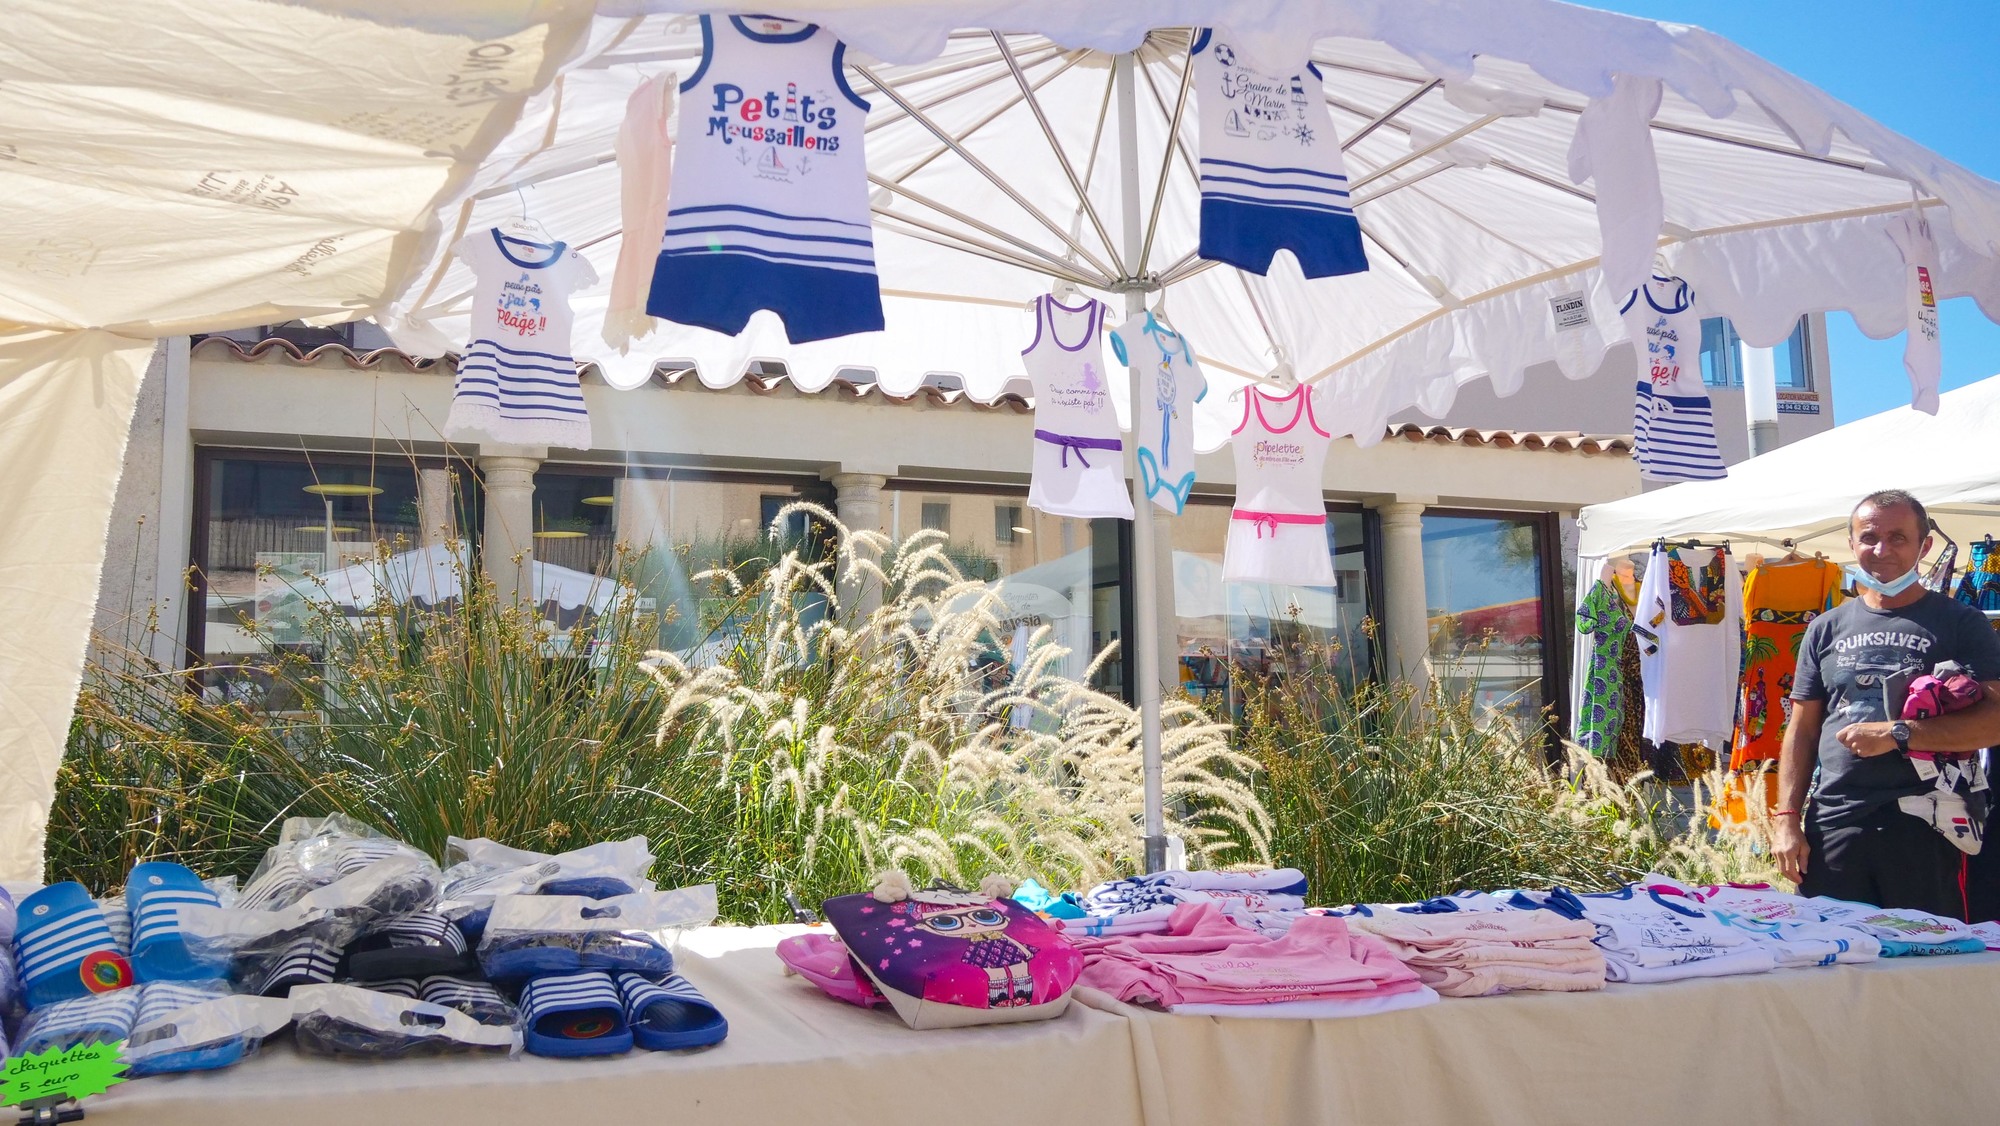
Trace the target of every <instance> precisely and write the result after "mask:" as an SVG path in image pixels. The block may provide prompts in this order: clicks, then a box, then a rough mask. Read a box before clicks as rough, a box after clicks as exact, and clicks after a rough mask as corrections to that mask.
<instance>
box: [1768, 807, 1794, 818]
mask: <svg viewBox="0 0 2000 1126" xmlns="http://www.w3.org/2000/svg"><path fill="white" fill-rule="evenodd" d="M1798 815H1799V811H1798V810H1796V809H1774V810H1772V811H1771V816H1773V817H1797V816H1798Z"/></svg>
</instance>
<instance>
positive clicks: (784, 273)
mask: <svg viewBox="0 0 2000 1126" xmlns="http://www.w3.org/2000/svg"><path fill="white" fill-rule="evenodd" d="M759 309H769V310H771V311H772V312H774V313H776V314H778V317H779V319H780V320H782V321H784V322H785V336H786V338H787V339H789V340H790V341H791V342H792V343H794V344H805V343H809V342H811V341H814V340H830V339H832V338H833V337H836V336H851V335H853V334H854V333H857V332H880V331H882V290H881V285H880V283H879V282H878V281H877V280H876V277H875V275H874V274H872V273H857V272H855V271H853V270H830V269H827V268H826V267H824V266H791V265H780V264H778V263H776V262H766V261H765V260H763V259H762V258H753V257H751V256H749V255H747V254H729V253H722V252H716V253H704V252H701V251H695V252H692V253H690V252H686V251H682V252H679V253H672V254H669V253H662V254H661V255H660V256H659V258H658V259H657V260H655V261H654V263H653V289H652V293H651V294H650V295H649V296H648V297H647V299H646V312H648V313H650V314H652V315H653V316H656V317H659V318H661V319H662V320H669V321H673V322H675V323H676V324H684V325H693V326H695V327H696V328H707V329H713V330H715V331H716V332H720V333H726V334H728V335H730V336H735V335H736V334H737V333H739V332H742V331H743V326H744V325H747V324H749V323H750V314H752V313H755V312H756V311H757V310H759Z"/></svg>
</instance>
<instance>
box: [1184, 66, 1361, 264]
mask: <svg viewBox="0 0 2000 1126" xmlns="http://www.w3.org/2000/svg"><path fill="white" fill-rule="evenodd" d="M1230 38H1231V37H1230V35H1229V33H1228V32H1227V31H1224V30H1222V29H1219V28H1208V29H1203V30H1201V31H1198V32H1196V33H1195V37H1194V48H1193V55H1192V58H1193V65H1194V78H1195V86H1194V90H1195V102H1196V106H1195V108H1196V116H1197V120H1198V121H1199V124H1200V130H1201V133H1200V139H1201V241H1200V244H1199V247H1198V250H1199V253H1200V254H1201V256H1202V257H1203V258H1206V259H1209V260H1210V261H1214V262H1226V263H1228V264H1230V265H1232V266H1235V267H1237V268H1239V269H1243V270H1248V271H1250V272H1251V273H1253V274H1263V273H1266V272H1268V271H1269V270H1270V268H1271V260H1272V259H1273V258H1274V257H1275V256H1276V255H1277V253H1278V251H1279V250H1289V251H1291V252H1292V256H1293V257H1294V258H1296V259H1298V263H1299V269H1300V270H1301V271H1302V272H1303V273H1304V274H1305V276H1306V277H1308V278H1325V277H1333V276H1335V275H1339V274H1358V273H1361V272H1362V271H1364V270H1366V269H1367V268H1368V257H1367V255H1366V253H1365V252H1364V251H1363V250H1362V248H1361V224H1360V223H1359V222H1358V221H1357V220H1356V219H1355V218H1354V208H1353V206H1352V204H1351V203H1350V202H1349V200H1348V196H1347V167H1346V164H1345V163H1344V162H1343V161H1342V160H1341V156H1340V138H1339V137H1337V136H1335V135H1334V131H1333V115H1332V114H1330V113H1328V112H1327V109H1326V97H1325V95H1324V94H1323V93H1322V91H1321V88H1320V74H1319V70H1318V69H1317V68H1316V67H1314V66H1313V65H1312V64H1310V63H1308V64H1306V69H1305V70H1304V71H1302V72H1300V73H1298V74H1293V75H1290V76H1289V77H1282V78H1281V77H1277V76H1275V75H1269V74H1264V73H1262V72H1261V71H1258V70H1255V69H1253V68H1252V67H1251V66H1250V64H1249V61H1248V60H1247V59H1246V58H1244V57H1243V56H1242V53H1241V52H1240V51H1239V50H1238V49H1237V47H1236V46H1235V44H1234V43H1232V42H1231V41H1230Z"/></svg>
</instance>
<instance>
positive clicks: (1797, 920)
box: [1639, 876, 1882, 970]
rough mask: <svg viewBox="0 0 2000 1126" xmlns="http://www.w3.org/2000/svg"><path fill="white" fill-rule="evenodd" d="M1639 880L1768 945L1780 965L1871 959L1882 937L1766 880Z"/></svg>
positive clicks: (1794, 966)
mask: <svg viewBox="0 0 2000 1126" xmlns="http://www.w3.org/2000/svg"><path fill="white" fill-rule="evenodd" d="M1639 883H1640V884H1641V885H1642V886H1644V887H1647V888H1649V889H1651V890H1653V891H1658V892H1662V893H1664V894H1669V895H1682V896H1686V897H1687V898H1689V899H1691V900H1693V901H1694V902H1696V903H1698V904H1700V905H1701V908H1702V910H1703V911H1705V912H1707V914H1708V917H1709V918H1711V919H1714V920H1715V921H1716V922H1718V923H1721V924H1722V925H1724V926H1726V927H1732V928H1734V929H1736V930H1740V931H1742V932H1743V933H1745V934H1747V935H1749V936H1750V937H1751V939H1752V940H1753V941H1755V942H1757V943H1759V944H1760V945H1762V946H1764V947H1766V948H1767V949H1769V950H1770V951H1771V955H1772V956H1773V957H1775V958H1776V959H1777V960H1778V968H1779V969H1781V970H1783V969H1797V968H1800V967H1805V966H1831V965H1835V964H1852V963H1855V962H1872V961H1874V960H1875V959H1877V958H1880V957H1881V956H1882V943H1881V940H1879V939H1877V938H1876V937H1875V936H1874V935H1872V934H1870V933H1868V932H1867V931H1865V930H1862V929H1860V928H1858V927H1850V926H1844V925H1842V924H1839V923H1830V922H1827V921H1826V920H1825V918H1824V917H1823V916H1822V915H1821V914H1820V911H1819V909H1818V908H1817V907H1815V906H1814V905H1813V901H1812V900H1809V899H1806V898H1805V897H1804V896H1798V895H1787V894H1785V893H1784V892H1781V891H1778V890H1776V889H1775V888H1771V887H1769V886H1767V885H1739V884H1714V885H1708V886H1704V887H1694V886H1690V885H1688V884H1683V883H1681V882H1680V881H1678V880H1673V879H1669V878H1667V877H1665V876H1646V877H1644V878H1643V879H1641V880H1640V881H1639Z"/></svg>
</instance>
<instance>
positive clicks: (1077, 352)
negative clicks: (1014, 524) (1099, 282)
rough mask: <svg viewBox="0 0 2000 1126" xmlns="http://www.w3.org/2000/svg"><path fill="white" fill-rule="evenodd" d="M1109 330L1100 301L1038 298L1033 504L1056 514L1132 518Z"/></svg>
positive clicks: (1031, 349)
mask: <svg viewBox="0 0 2000 1126" xmlns="http://www.w3.org/2000/svg"><path fill="white" fill-rule="evenodd" d="M1103 325H1104V306H1103V304H1102V303H1100V302H1098V301H1096V300H1094V299H1086V300H1085V301H1084V303H1083V304H1082V305H1080V306H1076V307H1071V306H1068V305H1064V304H1062V303H1061V302H1059V301H1057V300H1056V299H1055V298H1054V297H1051V296H1047V295H1044V296H1042V297H1038V298H1036V299H1035V339H1034V341H1033V342H1032V343H1030V344H1029V345H1028V347H1027V348H1026V349H1024V350H1023V351H1022V352H1021V362H1022V364H1023V365H1024V366H1025V367H1026V368H1027V369H1028V379H1029V380H1030V381H1031V382H1032V383H1033V384H1034V386H1035V450H1034V474H1033V477H1032V478H1031V480H1030V483H1029V486H1028V503H1029V504H1031V505H1033V506H1034V507H1036V508H1038V509H1040V510H1041V511H1043V512H1046V513H1049V514H1050V515H1052V516H1073V517H1076V518H1078V519H1085V520H1089V519H1097V518H1100V517H1122V518H1124V519H1128V520H1129V519H1131V517H1132V497H1131V495H1130V493H1128V492H1127V491H1126V485H1125V455H1124V448H1125V445H1124V443H1123V442H1122V441H1120V440H1119V436H1118V412H1117V409H1116V407H1115V406H1114V405H1113V404H1112V401H1111V375H1110V369H1108V368H1107V367H1106V366H1105V363H1104V345H1103V341H1102V340H1100V339H1099V334H1100V332H1101V330H1102V328H1103Z"/></svg>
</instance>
